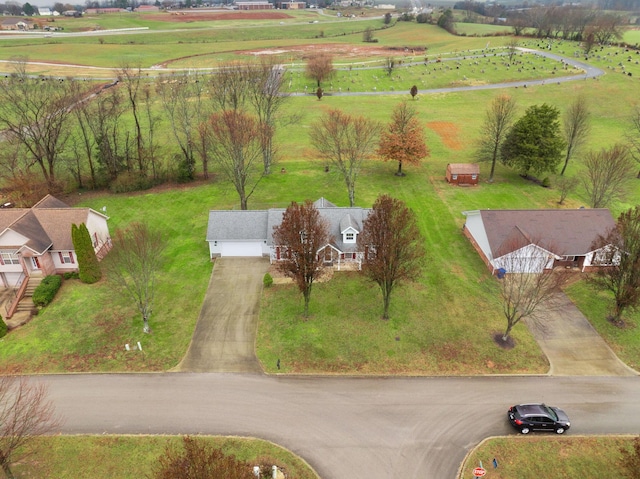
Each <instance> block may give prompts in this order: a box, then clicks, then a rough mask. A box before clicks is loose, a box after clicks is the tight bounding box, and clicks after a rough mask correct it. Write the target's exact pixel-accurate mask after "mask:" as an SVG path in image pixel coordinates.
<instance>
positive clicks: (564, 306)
mask: <svg viewBox="0 0 640 479" xmlns="http://www.w3.org/2000/svg"><path fill="white" fill-rule="evenodd" d="M540 316H541V319H540V320H538V321H531V320H528V321H526V324H527V327H528V328H529V330H530V331H531V333H532V334H533V336H534V338H535V339H536V341H537V342H538V344H539V345H540V347H541V348H542V351H543V352H544V353H545V354H546V355H547V358H548V359H549V363H550V364H551V367H550V369H549V374H550V375H552V376H635V375H637V374H638V373H637V372H636V371H634V370H633V369H631V368H630V367H628V366H627V365H626V364H624V363H623V362H622V361H620V359H618V357H617V356H616V355H615V354H614V352H613V351H612V350H611V348H610V347H609V346H608V345H607V343H606V342H605V341H604V339H602V337H601V336H600V335H599V334H598V333H597V332H596V330H595V329H594V328H593V326H591V323H589V321H588V320H587V318H585V317H584V315H583V314H582V313H581V312H580V310H579V309H578V308H577V307H576V306H575V305H574V304H573V303H572V302H571V300H569V298H568V297H567V296H566V295H565V294H564V293H559V294H558V296H557V298H556V299H555V300H554V307H553V309H546V310H545V311H544V312H543V313H542V314H541V315H540Z"/></svg>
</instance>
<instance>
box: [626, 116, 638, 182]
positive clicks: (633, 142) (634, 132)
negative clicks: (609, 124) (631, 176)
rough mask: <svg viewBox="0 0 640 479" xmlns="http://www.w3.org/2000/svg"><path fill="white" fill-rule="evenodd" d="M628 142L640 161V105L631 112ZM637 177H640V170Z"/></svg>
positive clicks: (630, 149)
mask: <svg viewBox="0 0 640 479" xmlns="http://www.w3.org/2000/svg"><path fill="white" fill-rule="evenodd" d="M625 136H626V138H627V142H628V143H629V152H630V153H631V156H632V157H633V159H634V160H635V161H636V163H640V106H637V105H636V106H635V107H634V109H633V113H632V114H631V125H630V127H629V129H628V130H627V133H626V135H625ZM636 178H640V170H638V174H637V175H636Z"/></svg>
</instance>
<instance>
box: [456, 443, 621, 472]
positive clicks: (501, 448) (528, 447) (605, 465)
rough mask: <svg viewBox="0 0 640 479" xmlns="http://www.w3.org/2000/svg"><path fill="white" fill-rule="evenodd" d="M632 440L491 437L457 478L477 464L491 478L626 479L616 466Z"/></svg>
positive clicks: (469, 458)
mask: <svg viewBox="0 0 640 479" xmlns="http://www.w3.org/2000/svg"><path fill="white" fill-rule="evenodd" d="M632 441H633V438H632V437H628V436H600V437H572V436H569V437H566V436H565V437H556V436H548V435H539V436H531V437H521V436H518V437H497V438H491V439H488V440H486V441H484V442H482V443H481V444H480V445H479V446H478V447H476V449H474V451H473V452H472V453H471V454H470V455H469V456H468V457H467V459H466V460H465V462H464V464H463V467H462V469H461V474H460V476H458V477H459V479H464V478H467V477H471V476H472V475H473V474H472V471H473V469H474V468H476V467H478V466H479V465H480V462H482V465H483V467H484V469H486V471H487V475H486V476H485V477H490V478H491V479H513V478H518V479H539V478H542V477H544V478H545V479H565V478H568V477H570V478H576V479H577V478H596V477H603V478H604V477H616V478H621V477H627V476H623V473H624V472H623V469H622V467H621V465H620V464H619V461H620V458H621V455H620V448H622V447H625V448H630V447H631V444H632ZM494 458H495V459H496V460H497V461H498V468H497V469H494V467H493V463H492V462H493V459H494ZM629 477H630V476H629Z"/></svg>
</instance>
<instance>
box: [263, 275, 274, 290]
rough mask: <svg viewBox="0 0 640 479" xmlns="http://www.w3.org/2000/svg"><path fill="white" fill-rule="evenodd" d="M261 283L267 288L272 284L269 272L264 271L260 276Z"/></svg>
mask: <svg viewBox="0 0 640 479" xmlns="http://www.w3.org/2000/svg"><path fill="white" fill-rule="evenodd" d="M262 284H263V285H264V287H265V288H268V287H269V286H271V285H272V284H273V278H272V277H271V275H270V274H269V273H265V275H264V278H262Z"/></svg>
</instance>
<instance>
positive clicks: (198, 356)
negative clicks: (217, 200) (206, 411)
mask: <svg viewBox="0 0 640 479" xmlns="http://www.w3.org/2000/svg"><path fill="white" fill-rule="evenodd" d="M268 268H269V260H267V259H265V258H218V259H216V262H215V265H214V267H213V273H212V274H211V279H210V281H209V287H208V289H207V293H206V295H205V298H204V302H203V303H202V309H201V310H200V316H199V317H198V323H197V325H196V329H195V331H194V333H193V338H192V339H191V344H190V345H189V349H188V351H187V354H186V355H185V357H184V358H183V359H182V361H181V362H180V364H178V366H176V368H174V371H185V372H234V373H261V372H262V368H261V367H260V364H259V363H258V360H257V359H256V355H255V350H254V349H255V339H256V329H257V325H258V312H259V310H260V293H261V291H262V278H263V276H264V274H265V273H266V272H267V270H268Z"/></svg>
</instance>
